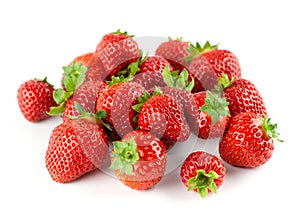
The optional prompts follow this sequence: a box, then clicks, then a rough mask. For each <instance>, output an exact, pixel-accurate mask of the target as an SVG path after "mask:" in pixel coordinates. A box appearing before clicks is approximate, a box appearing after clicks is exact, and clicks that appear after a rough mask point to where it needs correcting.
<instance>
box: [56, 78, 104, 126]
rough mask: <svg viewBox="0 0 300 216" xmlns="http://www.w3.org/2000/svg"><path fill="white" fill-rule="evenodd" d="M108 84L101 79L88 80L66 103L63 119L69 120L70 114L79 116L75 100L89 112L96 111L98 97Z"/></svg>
mask: <svg viewBox="0 0 300 216" xmlns="http://www.w3.org/2000/svg"><path fill="white" fill-rule="evenodd" d="M106 86H107V84H106V83H105V82H101V81H98V82H93V81H86V82H84V83H83V84H82V85H80V86H79V87H78V88H77V89H76V90H75V92H74V93H73V95H72V97H70V98H69V99H68V101H67V103H66V107H65V111H64V113H63V115H62V118H63V120H64V121H69V120H70V118H69V117H68V116H78V114H79V113H78V111H77V110H76V108H75V106H74V101H76V102H78V103H79V104H80V105H81V106H83V108H84V109H85V110H86V111H87V112H90V113H96V103H97V99H98V97H99V95H101V94H102V91H103V90H104V89H105V88H106Z"/></svg>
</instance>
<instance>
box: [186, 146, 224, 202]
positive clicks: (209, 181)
mask: <svg viewBox="0 0 300 216" xmlns="http://www.w3.org/2000/svg"><path fill="white" fill-rule="evenodd" d="M225 175H226V169H225V166H224V163H223V162H222V160H220V159H219V158H218V157H216V156H215V155H212V154H209V153H207V152H203V151H196V152H192V153H190V155H189V156H188V157H187V158H186V159H185V161H184V162H183V164H182V167H181V170H180V177H181V180H182V182H183V184H184V185H185V186H186V187H187V188H188V191H190V190H194V191H196V192H198V193H199V194H200V196H201V197H202V198H204V197H205V196H206V195H207V194H208V192H213V193H216V192H217V188H219V187H220V186H221V185H222V183H223V181H224V179H225Z"/></svg>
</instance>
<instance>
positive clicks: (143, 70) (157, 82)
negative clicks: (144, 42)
mask: <svg viewBox="0 0 300 216" xmlns="http://www.w3.org/2000/svg"><path fill="white" fill-rule="evenodd" d="M166 67H168V68H169V70H170V71H173V68H172V66H171V65H170V63H169V62H168V61H167V60H166V59H164V58H162V57H160V56H150V57H147V56H146V57H145V59H144V60H142V62H141V63H140V65H139V69H138V73H137V74H136V75H135V76H134V77H133V79H132V81H133V82H137V83H139V84H140V85H142V86H144V88H145V89H146V90H151V89H154V88H155V87H162V86H165V85H166V84H165V83H164V79H163V76H162V72H163V70H164V69H165V68H166Z"/></svg>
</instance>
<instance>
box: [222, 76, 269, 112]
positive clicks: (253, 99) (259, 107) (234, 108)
mask: <svg viewBox="0 0 300 216" xmlns="http://www.w3.org/2000/svg"><path fill="white" fill-rule="evenodd" d="M224 96H225V97H226V100H227V101H228V102H229V106H228V107H229V110H230V114H231V116H235V115H237V114H239V113H243V112H253V113H256V114H258V115H259V116H260V117H263V116H264V115H267V110H266V107H265V104H264V101H263V98H262V96H261V94H260V92H259V91H258V89H257V88H256V86H255V85H254V84H253V83H252V82H250V81H249V80H245V79H240V80H236V81H235V82H234V83H233V84H232V86H230V87H228V88H226V89H225V90H224Z"/></svg>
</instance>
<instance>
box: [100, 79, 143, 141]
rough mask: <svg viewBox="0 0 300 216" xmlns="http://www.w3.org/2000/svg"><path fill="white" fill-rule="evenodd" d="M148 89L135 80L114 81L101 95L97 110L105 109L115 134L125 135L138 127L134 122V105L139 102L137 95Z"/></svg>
mask: <svg viewBox="0 0 300 216" xmlns="http://www.w3.org/2000/svg"><path fill="white" fill-rule="evenodd" d="M144 91H146V90H145V89H144V87H143V86H141V85H139V84H138V83H134V82H121V83H115V81H112V83H110V85H108V86H107V87H106V88H105V89H104V90H103V92H102V94H101V95H100V96H99V98H98V100H97V104H96V110H105V111H106V113H107V116H106V118H105V119H104V121H105V122H106V123H108V124H109V125H110V126H111V128H112V129H113V131H114V132H115V135H116V134H117V135H119V136H120V137H123V136H124V135H125V134H127V133H129V132H131V131H133V130H135V129H136V127H137V125H136V123H134V122H133V118H134V117H135V115H136V112H135V111H134V110H133V109H132V106H133V105H135V104H137V103H138V101H137V97H138V96H141V95H143V92H144Z"/></svg>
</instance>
